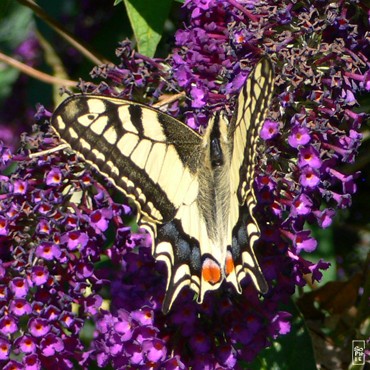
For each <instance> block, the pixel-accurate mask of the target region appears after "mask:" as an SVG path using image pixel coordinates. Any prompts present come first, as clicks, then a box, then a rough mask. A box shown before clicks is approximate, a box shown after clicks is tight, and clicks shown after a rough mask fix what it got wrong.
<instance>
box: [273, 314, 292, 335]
mask: <svg viewBox="0 0 370 370" xmlns="http://www.w3.org/2000/svg"><path fill="white" fill-rule="evenodd" d="M291 317H292V315H291V314H289V313H288V312H282V311H280V312H278V313H277V315H276V316H275V317H274V318H273V320H272V326H273V327H275V329H276V332H277V333H279V334H287V333H289V332H290V327H291V323H290V319H291ZM272 336H273V337H274V338H276V337H277V335H276V334H272Z"/></svg>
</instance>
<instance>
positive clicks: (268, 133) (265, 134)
mask: <svg viewBox="0 0 370 370" xmlns="http://www.w3.org/2000/svg"><path fill="white" fill-rule="evenodd" d="M278 133H279V123H278V122H274V121H270V120H266V121H265V123H264V125H263V127H262V130H261V133H260V136H261V138H262V139H263V140H269V139H271V138H273V137H274V136H276V135H277V134H278Z"/></svg>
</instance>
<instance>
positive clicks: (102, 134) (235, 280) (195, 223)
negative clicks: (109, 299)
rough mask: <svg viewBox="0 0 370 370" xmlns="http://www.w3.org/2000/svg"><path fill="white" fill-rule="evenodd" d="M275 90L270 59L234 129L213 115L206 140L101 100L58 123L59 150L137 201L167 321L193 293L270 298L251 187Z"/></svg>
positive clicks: (169, 120) (68, 106)
mask: <svg viewBox="0 0 370 370" xmlns="http://www.w3.org/2000/svg"><path fill="white" fill-rule="evenodd" d="M273 81H274V74H273V67H272V64H271V61H270V60H269V59H267V58H263V59H261V60H260V61H259V62H258V63H257V65H256V66H255V67H254V69H253V70H252V71H251V72H250V74H249V76H248V78H247V80H246V82H245V84H244V86H243V87H242V89H241V92H240V93H239V97H238V99H237V103H236V109H235V113H234V116H233V118H232V120H231V121H230V123H229V122H228V120H227V119H226V117H225V115H223V114H222V113H220V112H218V113H215V114H213V116H212V117H211V119H210V120H209V123H208V126H207V129H206V130H205V133H204V135H202V136H201V135H199V134H198V133H196V132H195V131H193V130H192V129H191V128H189V127H188V126H187V125H185V124H184V123H182V122H180V121H178V120H177V119H175V118H173V117H171V116H170V115H168V114H165V113H163V112H160V111H158V110H156V109H154V108H151V107H149V106H146V105H143V104H140V103H135V102H132V101H128V100H124V99H119V98H113V97H107V96H101V95H89V94H86V95H84V94H81V95H75V96H71V97H68V98H67V99H66V100H64V101H63V102H62V103H61V104H60V105H59V107H57V109H56V110H55V112H54V114H53V115H52V118H51V124H52V126H53V127H54V128H55V130H56V131H57V133H58V135H59V136H60V139H61V141H62V142H63V143H65V144H68V146H70V148H72V150H73V151H75V152H76V153H77V154H78V156H80V157H81V158H82V159H84V160H85V161H86V162H87V163H88V164H89V165H90V166H92V167H93V168H95V169H96V170H97V171H98V172H99V173H100V174H101V175H103V176H105V177H106V178H107V179H108V180H109V181H111V182H112V184H113V185H114V186H115V187H117V189H119V190H120V191H121V192H123V193H124V194H125V195H126V196H127V197H129V198H131V199H132V200H133V201H134V203H135V205H136V207H137V210H138V213H137V222H138V224H139V225H140V226H141V227H142V228H144V229H146V230H147V231H148V232H149V233H150V235H151V237H152V241H153V246H152V254H153V256H154V258H155V259H156V260H157V261H163V262H164V263H165V264H166V266H167V270H168V276H167V287H166V295H165V298H164V301H163V305H162V310H163V312H164V313H167V312H168V311H169V310H170V308H171V306H172V304H173V302H174V301H175V299H176V297H177V296H178V294H179V293H180V292H181V290H182V289H183V288H184V287H187V286H189V287H190V288H191V289H192V290H193V291H194V292H195V293H196V294H197V301H198V303H201V302H202V301H203V299H204V295H205V294H206V292H208V291H211V290H215V289H218V288H219V287H220V285H221V284H222V282H223V281H227V282H230V283H231V284H232V285H233V286H234V287H235V289H236V291H237V292H239V293H240V292H241V290H242V288H241V285H240V282H241V280H242V279H244V278H245V277H246V275H249V276H250V277H251V279H252V281H253V283H254V284H255V286H256V288H257V289H258V291H259V292H261V293H266V292H267V291H268V285H267V282H266V280H265V278H264V275H263V272H262V270H261V268H260V265H259V263H258V260H257V257H256V254H255V247H256V242H257V241H258V239H259V238H260V228H259V226H258V223H257V221H256V218H255V215H254V209H255V207H256V204H257V200H256V194H255V192H254V188H253V183H254V180H255V166H256V162H257V149H258V144H259V132H260V130H261V127H262V125H263V122H264V120H265V118H266V114H267V109H268V107H269V104H270V100H271V96H272V91H273Z"/></svg>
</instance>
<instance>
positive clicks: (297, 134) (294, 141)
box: [288, 125, 311, 148]
mask: <svg viewBox="0 0 370 370" xmlns="http://www.w3.org/2000/svg"><path fill="white" fill-rule="evenodd" d="M310 140H311V136H310V133H309V130H308V129H307V128H306V127H301V126H299V125H297V126H294V127H293V129H292V131H291V134H290V135H289V137H288V143H289V145H290V146H291V147H293V148H298V147H299V146H300V145H306V144H308V143H309V142H310Z"/></svg>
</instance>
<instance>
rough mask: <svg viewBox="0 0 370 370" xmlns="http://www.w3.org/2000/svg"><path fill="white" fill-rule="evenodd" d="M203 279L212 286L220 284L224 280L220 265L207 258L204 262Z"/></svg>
mask: <svg viewBox="0 0 370 370" xmlns="http://www.w3.org/2000/svg"><path fill="white" fill-rule="evenodd" d="M202 277H203V279H204V280H205V281H207V282H208V283H210V284H217V283H219V282H220V281H221V278H222V273H221V268H220V265H219V264H218V263H217V262H216V261H214V260H212V259H210V258H207V259H206V260H205V261H204V262H203V267H202Z"/></svg>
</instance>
